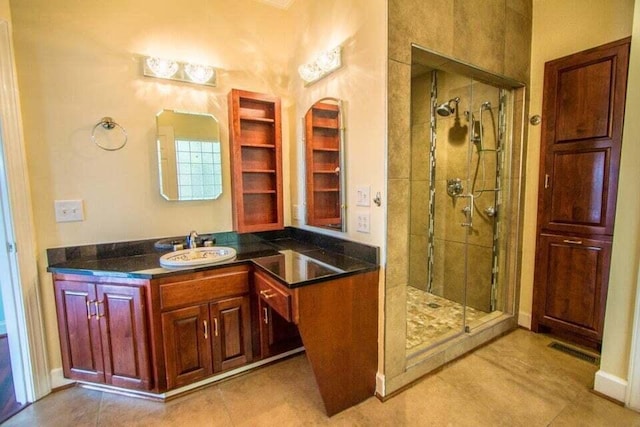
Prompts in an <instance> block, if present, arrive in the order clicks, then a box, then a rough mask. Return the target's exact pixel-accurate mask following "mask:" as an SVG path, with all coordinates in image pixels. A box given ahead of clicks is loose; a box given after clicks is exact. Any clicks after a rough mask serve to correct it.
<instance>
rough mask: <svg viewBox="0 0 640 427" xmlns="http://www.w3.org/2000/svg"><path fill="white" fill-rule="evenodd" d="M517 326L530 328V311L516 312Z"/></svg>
mask: <svg viewBox="0 0 640 427" xmlns="http://www.w3.org/2000/svg"><path fill="white" fill-rule="evenodd" d="M518 326H522V327H523V328H527V329H531V313H525V312H524V311H521V312H520V313H518Z"/></svg>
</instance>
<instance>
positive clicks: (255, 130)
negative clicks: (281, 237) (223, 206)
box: [228, 89, 284, 233]
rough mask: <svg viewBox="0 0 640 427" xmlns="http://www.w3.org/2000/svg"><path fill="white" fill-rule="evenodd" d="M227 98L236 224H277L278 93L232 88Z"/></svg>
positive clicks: (240, 227) (256, 227) (260, 227)
mask: <svg viewBox="0 0 640 427" xmlns="http://www.w3.org/2000/svg"><path fill="white" fill-rule="evenodd" d="M228 100H229V143H230V146H231V170H232V174H231V179H232V199H233V225H234V230H236V231H237V232H239V233H249V232H254V231H266V230H277V229H281V228H283V226H284V219H283V206H282V204H283V202H282V148H281V125H280V99H279V98H278V97H275V96H272V95H266V94H261V93H255V92H248V91H243V90H239V89H232V90H231V92H229V97H228Z"/></svg>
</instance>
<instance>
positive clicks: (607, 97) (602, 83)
mask: <svg viewBox="0 0 640 427" xmlns="http://www.w3.org/2000/svg"><path fill="white" fill-rule="evenodd" d="M614 72H615V57H611V56H608V57H606V58H603V59H602V60H600V61H598V62H595V63H589V64H587V65H581V66H579V67H575V66H568V67H561V68H560V70H559V71H558V77H557V78H558V101H557V102H558V108H557V110H556V139H557V141H571V140H577V139H585V138H604V137H609V136H610V132H611V127H612V126H611V121H610V119H611V114H610V113H611V109H612V108H611V101H612V92H613V88H612V84H614V83H615V79H614V76H613V73H614Z"/></svg>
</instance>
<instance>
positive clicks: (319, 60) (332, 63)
mask: <svg viewBox="0 0 640 427" xmlns="http://www.w3.org/2000/svg"><path fill="white" fill-rule="evenodd" d="M340 67H342V48H341V47H340V46H337V47H334V48H333V49H330V50H327V51H325V52H322V53H320V54H319V55H318V56H317V57H316V58H315V59H314V60H313V61H311V62H308V63H306V64H303V65H301V66H300V67H299V68H298V74H300V77H301V78H302V80H304V81H305V86H308V85H310V84H311V83H314V82H317V81H318V80H320V79H321V78H323V77H325V76H327V75H328V74H330V73H332V72H334V71H335V70H337V69H338V68H340Z"/></svg>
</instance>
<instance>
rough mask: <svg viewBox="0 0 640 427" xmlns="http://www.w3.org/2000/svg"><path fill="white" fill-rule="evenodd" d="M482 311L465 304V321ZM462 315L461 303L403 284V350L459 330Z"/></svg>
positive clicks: (460, 329)
mask: <svg viewBox="0 0 640 427" xmlns="http://www.w3.org/2000/svg"><path fill="white" fill-rule="evenodd" d="M486 314H487V313H485V312H483V311H480V310H476V309H474V308H472V307H467V310H466V319H467V323H471V322H475V321H476V320H478V319H480V318H481V317H482V316H485V315H486ZM462 315H463V306H462V305H461V304H458V303H457V302H453V301H449V300H448V299H446V298H442V297H439V296H437V295H434V294H431V293H429V292H425V291H422V290H420V289H417V288H414V287H413V286H407V350H412V351H413V350H418V349H421V348H425V347H428V346H429V345H431V344H434V343H435V342H437V341H439V340H441V339H442V338H444V337H446V336H448V335H451V334H457V333H459V332H462V329H463V320H462Z"/></svg>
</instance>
